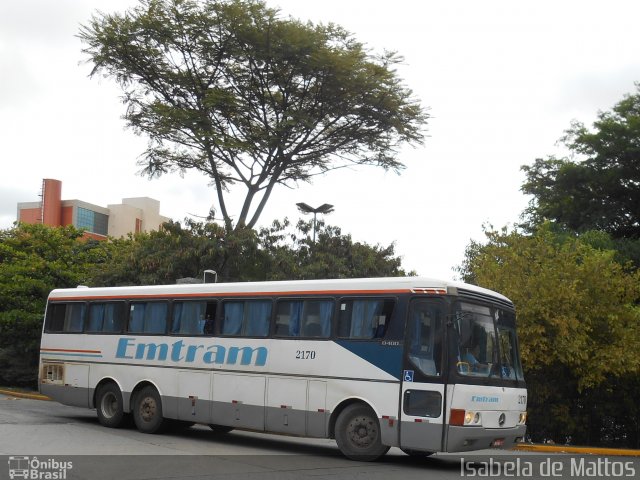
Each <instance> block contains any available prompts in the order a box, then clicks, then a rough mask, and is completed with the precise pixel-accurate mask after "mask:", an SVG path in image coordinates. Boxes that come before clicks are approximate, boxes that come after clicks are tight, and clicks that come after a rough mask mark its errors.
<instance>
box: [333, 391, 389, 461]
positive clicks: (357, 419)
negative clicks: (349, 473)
mask: <svg viewBox="0 0 640 480" xmlns="http://www.w3.org/2000/svg"><path fill="white" fill-rule="evenodd" d="M335 436H336V443H337V444H338V448H339V449H340V451H341V452H342V453H343V454H344V456H345V457H347V458H350V459H352V460H361V461H365V462H370V461H373V460H377V459H378V458H380V457H381V456H382V455H384V454H385V453H387V451H388V450H389V447H387V446H386V445H382V441H381V436H380V423H379V422H378V418H377V417H376V414H375V413H374V412H373V410H371V408H369V407H368V406H366V405H363V404H361V403H354V404H352V405H349V406H348V407H347V408H345V409H344V410H343V411H342V412H341V413H340V415H339V416H338V419H337V421H336V428H335Z"/></svg>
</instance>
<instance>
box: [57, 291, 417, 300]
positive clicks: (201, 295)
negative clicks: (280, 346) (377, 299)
mask: <svg viewBox="0 0 640 480" xmlns="http://www.w3.org/2000/svg"><path fill="white" fill-rule="evenodd" d="M395 293H411V289H408V288H403V289H399V290H299V291H290V292H289V291H286V292H222V293H217V292H216V293H166V294H153V293H145V294H138V295H127V294H122V295H91V296H82V297H77V296H70V297H51V298H49V301H51V302H63V301H69V300H135V299H173V298H195V297H198V298H206V297H223V298H224V297H273V296H282V297H284V296H296V295H320V296H322V295H365V294H366V295H381V294H387V295H388V294H395Z"/></svg>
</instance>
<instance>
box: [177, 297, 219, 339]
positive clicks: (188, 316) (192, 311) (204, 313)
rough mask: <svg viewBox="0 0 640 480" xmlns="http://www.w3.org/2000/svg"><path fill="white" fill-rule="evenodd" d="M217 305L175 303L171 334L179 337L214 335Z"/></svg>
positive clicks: (194, 302) (193, 302) (207, 303)
mask: <svg viewBox="0 0 640 480" xmlns="http://www.w3.org/2000/svg"><path fill="white" fill-rule="evenodd" d="M215 315H216V303H215V302H205V301H197V300H196V301H184V302H182V301H179V302H174V303H173V315H172V320H171V333H173V334H179V335H213V326H214V318H215Z"/></svg>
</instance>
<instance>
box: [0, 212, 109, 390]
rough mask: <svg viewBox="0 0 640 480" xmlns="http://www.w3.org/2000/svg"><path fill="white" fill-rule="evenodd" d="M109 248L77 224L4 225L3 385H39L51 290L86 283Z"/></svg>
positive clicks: (0, 272)
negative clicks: (84, 236)
mask: <svg viewBox="0 0 640 480" xmlns="http://www.w3.org/2000/svg"><path fill="white" fill-rule="evenodd" d="M108 248H109V247H108V245H107V244H106V243H104V242H97V241H94V240H86V239H82V232H81V231H80V230H77V229H75V228H74V227H61V228H50V227H47V226H43V225H26V224H22V225H19V226H16V227H14V228H10V229H7V230H0V365H2V368H1V369H0V384H8V385H26V384H35V381H36V378H37V374H38V372H37V365H38V349H39V346H40V345H39V344H40V332H41V330H42V318H43V315H44V307H45V304H46V300H47V296H48V295H49V292H50V291H51V290H53V289H54V288H71V287H76V286H78V285H79V284H87V282H88V281H89V277H90V276H91V275H92V274H93V272H94V271H95V270H97V269H100V268H102V266H103V265H104V262H105V261H106V260H107V258H108V251H107V250H108Z"/></svg>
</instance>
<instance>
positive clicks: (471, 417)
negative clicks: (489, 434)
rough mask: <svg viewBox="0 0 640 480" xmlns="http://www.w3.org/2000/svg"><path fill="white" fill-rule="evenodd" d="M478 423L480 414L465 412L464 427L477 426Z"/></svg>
mask: <svg viewBox="0 0 640 480" xmlns="http://www.w3.org/2000/svg"><path fill="white" fill-rule="evenodd" d="M479 423H480V412H471V411H467V412H465V415H464V424H465V425H478V424H479Z"/></svg>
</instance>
